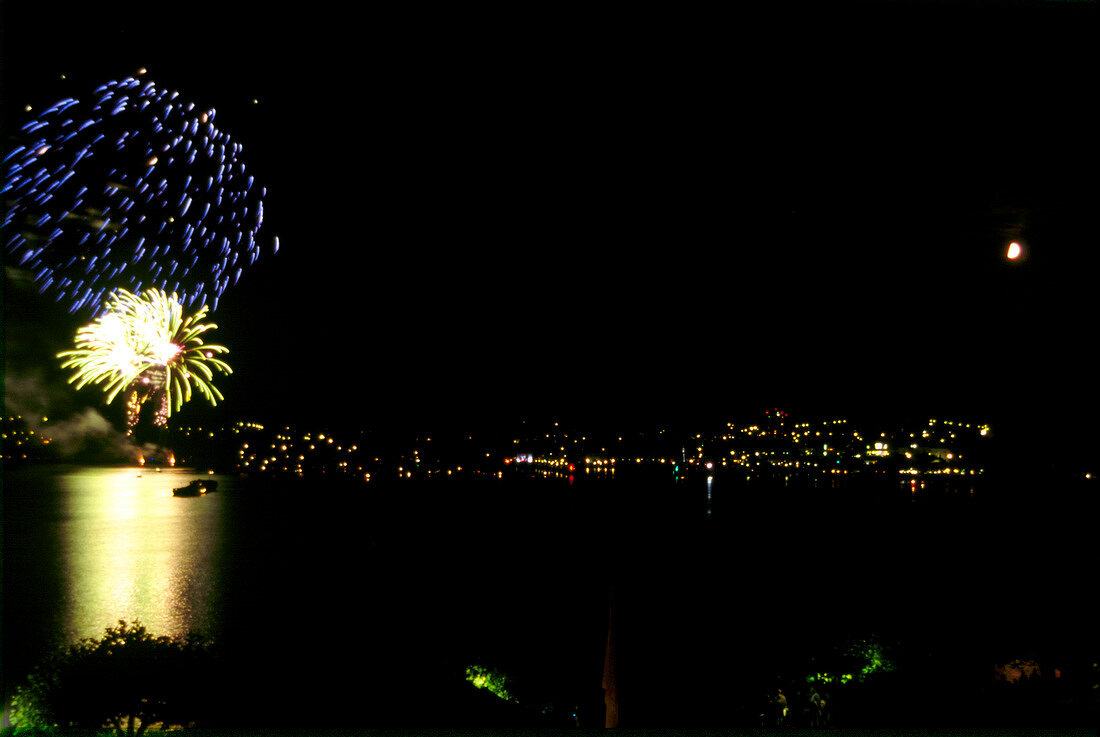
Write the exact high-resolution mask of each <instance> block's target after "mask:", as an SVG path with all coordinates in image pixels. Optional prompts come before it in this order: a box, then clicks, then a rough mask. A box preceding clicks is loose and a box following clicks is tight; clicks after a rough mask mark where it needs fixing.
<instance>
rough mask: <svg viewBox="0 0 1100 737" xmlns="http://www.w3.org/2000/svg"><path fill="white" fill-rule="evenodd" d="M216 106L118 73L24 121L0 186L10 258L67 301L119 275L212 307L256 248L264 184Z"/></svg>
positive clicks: (93, 302) (104, 290)
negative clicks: (223, 127) (218, 122)
mask: <svg viewBox="0 0 1100 737" xmlns="http://www.w3.org/2000/svg"><path fill="white" fill-rule="evenodd" d="M214 116H215V111H214V110H212V109H205V110H204V109H200V108H197V107H196V106H195V104H194V103H191V102H187V101H185V100H184V99H183V98H181V97H180V96H179V93H177V92H168V91H165V90H160V89H158V88H157V87H156V85H155V84H154V83H153V82H151V81H148V82H143V81H139V80H137V79H134V78H127V79H123V80H121V81H116V82H109V83H108V84H105V85H103V86H101V87H99V88H98V89H96V90H95V92H94V94H93V95H91V96H90V97H89V98H87V100H84V101H82V100H77V99H73V98H66V99H63V100H60V101H59V102H57V103H56V104H54V105H53V106H52V107H50V108H49V109H47V110H46V111H45V112H43V113H42V114H41V115H39V116H38V117H37V118H36V119H34V120H32V121H30V122H29V123H27V124H26V125H24V126H23V129H22V130H23V135H24V142H23V143H22V145H17V146H15V148H13V149H12V150H11V151H10V152H9V153H8V155H7V156H6V158H5V160H4V165H5V167H6V171H5V179H4V184H3V189H2V190H0V191H2V192H3V193H4V196H5V198H6V199H7V200H8V208H7V212H6V213H5V215H4V219H3V221H2V222H0V232H2V237H3V241H4V247H5V249H6V251H7V253H8V254H9V256H10V257H11V259H12V261H13V262H14V263H15V264H20V265H21V266H22V268H25V269H27V270H29V271H30V273H31V274H33V278H34V280H35V282H36V283H37V284H38V286H39V291H40V292H45V291H46V290H51V291H52V292H53V293H55V294H56V295H57V299H58V300H59V301H62V300H64V301H67V302H68V304H69V309H70V311H73V312H75V311H77V310H79V309H81V308H82V307H90V308H93V309H95V308H98V307H99V306H100V305H101V304H103V303H104V299H105V297H107V296H109V295H110V294H111V292H112V291H113V290H114V289H115V288H119V287H121V288H126V289H129V290H130V291H131V292H133V293H140V292H141V291H142V290H143V289H146V288H150V287H158V288H160V289H161V290H163V291H170V292H173V293H178V294H180V295H182V300H183V301H184V303H185V304H186V306H188V307H190V306H192V305H194V304H196V303H197V304H198V305H200V306H201V305H205V304H207V300H208V299H209V300H210V303H211V306H212V307H213V308H214V309H216V308H217V301H218V298H219V297H220V296H221V294H222V292H223V291H224V290H225V288H226V287H227V286H228V285H229V284H231V283H235V282H236V281H237V279H238V278H239V277H240V275H241V271H242V269H243V268H244V267H246V266H247V265H250V264H252V263H253V262H255V261H256V259H257V258H258V256H259V254H260V248H259V242H258V241H257V236H258V234H259V231H260V227H261V225H262V224H263V216H264V213H263V197H264V195H265V194H266V190H265V189H264V188H263V187H260V186H258V185H257V184H256V182H255V180H254V178H253V177H252V176H251V175H250V174H249V173H248V172H247V171H246V169H245V166H244V163H243V161H242V159H241V146H240V144H238V143H235V142H234V141H232V140H230V138H229V136H228V135H227V134H226V133H224V132H222V131H220V130H218V129H217V128H216V127H215V126H214ZM273 250H274V251H277V250H278V238H275V239H274V241H273ZM97 314H99V313H97Z"/></svg>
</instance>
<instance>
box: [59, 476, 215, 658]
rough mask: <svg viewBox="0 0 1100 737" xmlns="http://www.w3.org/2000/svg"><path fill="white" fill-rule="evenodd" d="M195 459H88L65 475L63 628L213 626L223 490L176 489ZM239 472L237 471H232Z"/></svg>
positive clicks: (84, 633) (86, 633)
mask: <svg viewBox="0 0 1100 737" xmlns="http://www.w3.org/2000/svg"><path fill="white" fill-rule="evenodd" d="M200 477H203V478H206V476H205V474H201V473H199V472H197V471H193V470H190V469H179V468H175V469H163V470H162V471H161V472H159V473H158V472H157V471H156V470H155V469H150V468H148V467H146V468H141V469H139V468H137V467H131V468H82V469H79V470H76V471H73V472H72V473H69V474H66V475H65V476H64V477H63V478H62V480H61V486H62V492H63V501H62V520H61V565H62V575H63V585H64V587H65V595H66V599H67V600H66V606H65V620H64V621H65V630H66V634H67V635H68V636H69V637H70V639H77V638H81V637H95V636H99V635H100V634H102V632H103V629H104V628H105V627H108V626H111V625H113V624H115V623H116V622H118V620H120V619H125V620H127V621H134V620H139V621H141V623H142V624H144V625H145V626H146V628H148V630H149V631H150V632H153V633H155V634H158V635H161V634H165V635H181V634H185V633H187V632H188V631H189V630H192V629H200V630H202V631H203V632H204V633H206V634H208V635H209V634H212V627H213V624H214V622H216V620H217V611H216V610H217V594H218V577H219V573H220V572H219V570H218V568H217V552H218V548H219V546H220V543H221V536H220V515H221V512H222V504H223V501H222V500H223V498H224V497H223V493H224V488H225V487H226V481H227V480H226V479H224V478H222V477H214V478H216V479H217V480H218V481H219V487H220V490H219V491H218V492H215V493H212V494H206V495H205V496H200V497H175V496H173V495H172V489H174V488H178V487H180V486H184V485H186V484H187V483H188V482H190V481H191V480H193V479H196V478H200ZM230 481H231V480H230Z"/></svg>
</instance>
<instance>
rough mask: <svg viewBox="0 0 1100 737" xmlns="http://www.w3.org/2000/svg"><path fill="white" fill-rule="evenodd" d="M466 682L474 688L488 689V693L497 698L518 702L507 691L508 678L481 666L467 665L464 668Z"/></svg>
mask: <svg viewBox="0 0 1100 737" xmlns="http://www.w3.org/2000/svg"><path fill="white" fill-rule="evenodd" d="M466 680H467V681H469V682H470V683H472V684H474V688H484V689H488V690H489V692H490V693H493V694H495V695H496V696H499V697H500V698H502V699H504V700H505V701H513V702H517V703H518V702H519V699H517V698H516V697H514V696H513V695H512V694H511V692H509V691H508V688H507V685H508V676H506V675H505V674H503V673H500V672H499V671H495V670H493V669H491V668H486V667H485V666H483V665H469V666H467V667H466Z"/></svg>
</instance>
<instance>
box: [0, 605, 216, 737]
mask: <svg viewBox="0 0 1100 737" xmlns="http://www.w3.org/2000/svg"><path fill="white" fill-rule="evenodd" d="M213 658H214V656H213V651H212V649H211V645H210V644H209V643H207V642H204V641H203V640H202V639H201V637H200V636H198V635H197V634H195V633H191V634H189V635H188V636H187V637H185V638H172V637H167V636H159V637H157V636H153V635H151V634H149V633H148V632H147V631H146V630H145V627H144V626H142V625H141V624H140V623H138V622H134V623H132V624H127V622H126V621H125V620H119V623H118V626H116V627H108V628H107V629H106V631H105V633H104V635H103V637H101V638H99V639H94V638H85V639H83V640H81V641H80V642H77V643H75V644H72V645H69V646H67V647H64V648H61V649H60V650H58V651H56V652H54V653H51V654H50V655H48V656H47V657H46V658H45V659H44V660H43V661H42V662H41V663H39V664H38V665H37V666H36V667H35V669H34V670H33V671H32V672H31V673H30V675H29V676H28V677H27V679H26V681H25V683H23V684H22V685H20V686H19V687H18V688H16V691H15V696H14V697H13V699H12V712H11V713H12V722H13V724H15V725H16V727H18V728H29V727H55V726H57V727H80V728H84V729H101V728H104V727H106V728H110V729H113V730H114V731H115V733H116V734H118V735H123V736H127V737H137V735H141V734H143V733H144V732H145V730H147V729H148V728H149V727H150V726H153V725H157V724H159V725H161V726H162V728H168V727H173V726H180V727H185V726H190V725H192V724H194V723H195V722H196V721H201V717H202V716H203V715H204V714H205V713H206V709H205V702H207V701H209V700H210V697H211V695H212V694H214V693H216V692H217V687H216V685H215V684H214V683H213V680H214V678H213V677H214V674H215V672H216V668H215V663H214V662H213Z"/></svg>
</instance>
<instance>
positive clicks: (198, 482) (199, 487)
mask: <svg viewBox="0 0 1100 737" xmlns="http://www.w3.org/2000/svg"><path fill="white" fill-rule="evenodd" d="M217 490H218V482H217V481H215V480H214V479H195V480H194V481H192V482H191V483H189V484H188V485H187V486H181V487H179V488H178V489H172V496H202V495H203V494H207V493H209V492H211V491H217Z"/></svg>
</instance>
